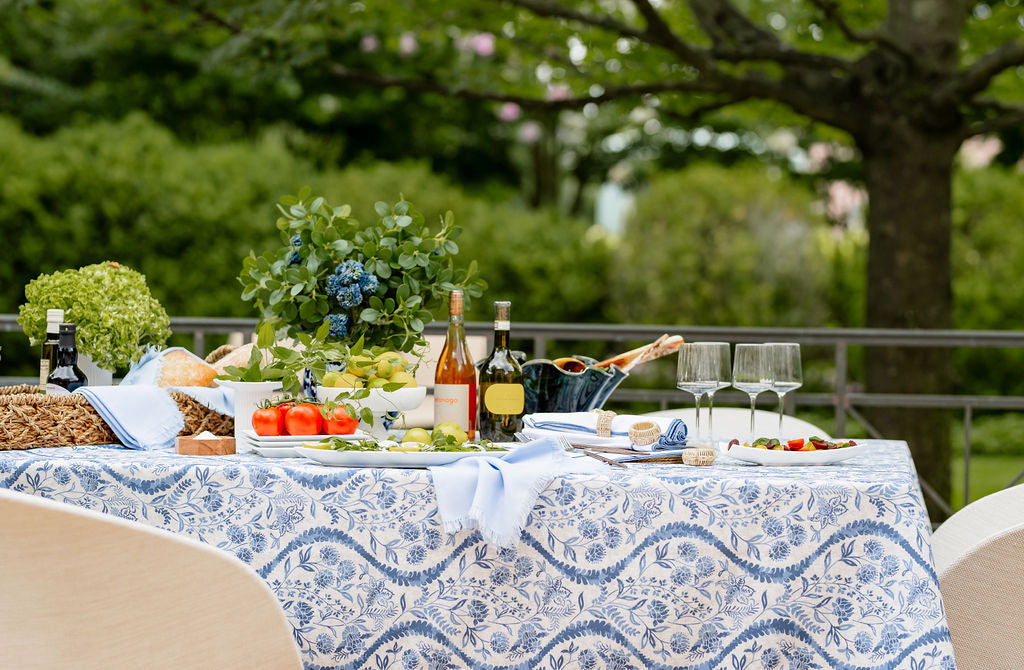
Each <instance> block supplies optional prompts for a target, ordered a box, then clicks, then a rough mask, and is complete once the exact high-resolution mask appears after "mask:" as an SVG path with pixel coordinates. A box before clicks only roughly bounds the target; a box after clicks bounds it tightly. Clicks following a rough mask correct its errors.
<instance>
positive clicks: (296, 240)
mask: <svg viewBox="0 0 1024 670" xmlns="http://www.w3.org/2000/svg"><path fill="white" fill-rule="evenodd" d="M291 244H292V246H293V247H301V246H302V235H299V234H298V233H295V234H294V235H292V239H291Z"/></svg>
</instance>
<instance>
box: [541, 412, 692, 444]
mask: <svg viewBox="0 0 1024 670" xmlns="http://www.w3.org/2000/svg"><path fill="white" fill-rule="evenodd" d="M639 421H652V422H654V423H656V424H658V427H659V428H660V429H661V438H660V439H659V440H658V441H657V442H655V443H654V444H645V445H639V444H633V442H632V441H631V440H630V439H629V427H630V426H632V425H633V424H634V423H637V422H639ZM523 433H525V434H526V436H527V437H529V438H530V439H534V440H536V439H540V438H542V437H554V436H558V435H561V436H562V437H565V438H566V439H567V440H569V442H571V443H572V444H575V445H584V446H588V447H616V448H619V449H632V450H634V451H642V452H651V451H661V450H663V449H671V450H674V451H678V450H679V449H681V448H682V447H685V446H686V424H685V423H683V421H682V419H673V418H671V417H667V416H638V415H630V414H622V415H619V416H616V417H614V418H613V419H612V422H611V430H610V433H611V434H610V435H609V436H608V437H602V436H600V435H598V434H597V414H595V413H594V412H541V413H537V414H527V415H526V416H524V417H523Z"/></svg>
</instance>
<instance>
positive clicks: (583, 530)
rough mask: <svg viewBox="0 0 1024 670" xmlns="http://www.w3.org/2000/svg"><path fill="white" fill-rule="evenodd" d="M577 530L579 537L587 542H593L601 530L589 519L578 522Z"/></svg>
mask: <svg viewBox="0 0 1024 670" xmlns="http://www.w3.org/2000/svg"><path fill="white" fill-rule="evenodd" d="M578 528H579V531H580V535H581V536H582V537H584V538H586V539H588V540H593V539H594V538H595V537H597V536H598V534H600V532H601V528H600V527H599V526H598V525H597V524H596V523H594V522H593V521H591V520H590V519H584V520H583V521H580V525H579V526H578Z"/></svg>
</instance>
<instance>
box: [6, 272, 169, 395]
mask: <svg viewBox="0 0 1024 670" xmlns="http://www.w3.org/2000/svg"><path fill="white" fill-rule="evenodd" d="M25 297H26V298H27V301H26V302H25V303H24V304H23V305H21V307H20V309H19V315H18V323H19V324H20V325H21V327H22V329H23V330H24V331H25V334H26V335H28V337H29V339H30V340H31V341H32V344H33V345H35V346H39V345H40V344H41V343H42V341H43V339H45V337H46V310H47V309H63V310H64V319H65V320H66V321H67V322H69V323H74V324H76V325H77V326H78V332H77V336H76V345H77V346H78V351H79V354H80V355H79V359H78V364H79V366H81V367H82V369H83V371H85V374H86V376H87V377H88V378H89V383H90V384H94V385H103V384H108V385H109V384H110V383H112V373H113V371H115V370H118V369H125V368H127V367H128V366H129V365H131V364H132V363H134V362H136V361H138V360H139V358H141V357H142V355H143V354H144V353H145V352H146V350H147V348H149V347H150V346H155V347H157V348H163V347H164V345H165V344H166V343H167V338H169V337H170V336H171V330H170V327H169V326H170V320H169V319H168V318H167V312H165V311H164V308H163V307H161V306H160V303H159V302H157V300H156V299H155V298H154V297H153V295H152V294H151V293H150V292H149V287H148V286H146V277H145V276H144V275H142V274H139V273H138V272H136V271H134V270H132V269H131V268H128V267H126V266H123V265H121V264H119V263H115V262H109V261H108V262H105V263H97V264H95V265H87V266H85V267H81V268H78V269H77V270H64V271H61V272H54V273H52V274H42V275H39V276H38V277H37V278H35V279H33V280H32V281H30V282H29V283H28V286H26V287H25ZM90 363H92V364H95V367H92V366H90ZM87 367H90V369H89V370H87V369H86V368H87Z"/></svg>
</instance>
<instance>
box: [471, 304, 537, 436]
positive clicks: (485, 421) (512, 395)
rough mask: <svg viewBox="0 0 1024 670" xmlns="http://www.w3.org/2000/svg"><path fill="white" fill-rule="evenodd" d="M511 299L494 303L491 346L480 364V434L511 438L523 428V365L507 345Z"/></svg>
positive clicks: (524, 399)
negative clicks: (490, 349) (492, 347)
mask: <svg viewBox="0 0 1024 670" xmlns="http://www.w3.org/2000/svg"><path fill="white" fill-rule="evenodd" d="M511 307H512V303H510V302H506V301H500V302H495V303H494V349H493V350H492V351H491V353H490V355H489V356H488V357H487V358H485V359H484V361H483V362H482V363H481V364H480V385H479V387H480V401H479V403H478V405H479V406H480V423H479V424H478V425H479V428H480V437H482V438H484V439H487V440H491V441H492V442H513V441H515V434H516V432H518V431H520V430H522V428H523V411H524V409H525V406H526V396H525V393H524V390H523V368H522V367H521V366H520V365H519V362H518V361H517V360H516V359H515V357H514V356H513V355H512V352H511V351H510V350H509V348H508V339H509V331H510V330H511V326H510V321H509V313H510V311H511Z"/></svg>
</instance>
